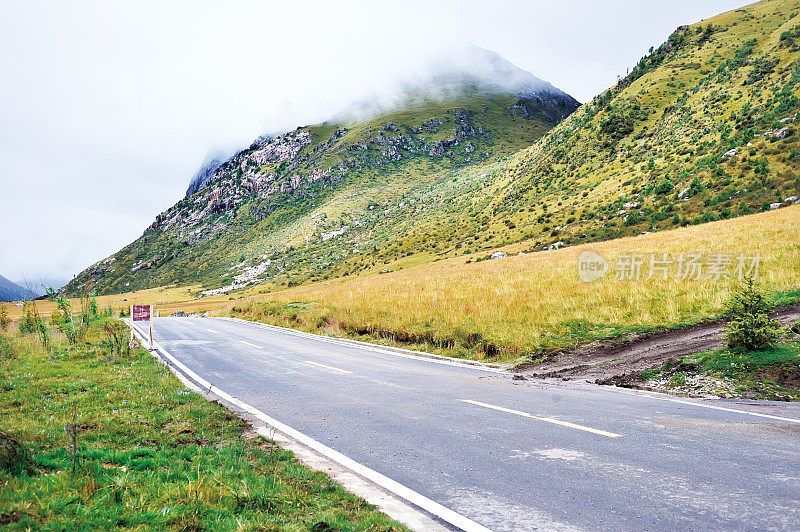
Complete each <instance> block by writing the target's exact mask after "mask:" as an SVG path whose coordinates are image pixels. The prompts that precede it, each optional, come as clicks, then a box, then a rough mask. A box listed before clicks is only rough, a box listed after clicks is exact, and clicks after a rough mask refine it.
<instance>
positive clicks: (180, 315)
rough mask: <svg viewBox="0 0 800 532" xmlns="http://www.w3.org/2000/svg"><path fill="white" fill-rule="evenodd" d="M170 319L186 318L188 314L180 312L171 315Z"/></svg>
mask: <svg viewBox="0 0 800 532" xmlns="http://www.w3.org/2000/svg"><path fill="white" fill-rule="evenodd" d="M170 317H172V318H185V317H186V313H185V312H184V311H182V310H178V311H177V312H173V313H172V314H170Z"/></svg>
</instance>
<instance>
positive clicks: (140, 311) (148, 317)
mask: <svg viewBox="0 0 800 532" xmlns="http://www.w3.org/2000/svg"><path fill="white" fill-rule="evenodd" d="M154 317H155V314H154V313H153V305H131V320H133V321H148V322H150V349H153V318H154ZM131 340H133V329H131Z"/></svg>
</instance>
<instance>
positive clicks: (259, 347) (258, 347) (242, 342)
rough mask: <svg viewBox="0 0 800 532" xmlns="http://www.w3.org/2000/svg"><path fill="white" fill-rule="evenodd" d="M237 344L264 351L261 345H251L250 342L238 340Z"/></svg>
mask: <svg viewBox="0 0 800 532" xmlns="http://www.w3.org/2000/svg"><path fill="white" fill-rule="evenodd" d="M237 342H239V343H240V344H244V345H247V346H250V347H254V348H256V349H264V348H263V347H261V346H260V345H256V344H251V343H250V342H245V341H244V340H237Z"/></svg>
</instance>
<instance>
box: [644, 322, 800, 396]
mask: <svg viewBox="0 0 800 532" xmlns="http://www.w3.org/2000/svg"><path fill="white" fill-rule="evenodd" d="M691 376H708V377H711V378H713V379H715V384H714V385H712V387H711V389H702V388H697V387H695V388H693V387H692V386H690V385H687V378H689V377H691ZM641 379H642V380H643V381H644V382H646V383H648V382H650V383H652V382H653V381H659V380H661V381H663V380H664V379H666V383H665V387H666V388H669V389H673V390H677V391H684V392H690V393H691V392H698V391H699V392H703V393H708V392H711V393H719V392H720V391H722V395H724V396H732V397H743V398H748V399H764V400H777V401H800V339H798V338H797V337H794V336H791V337H789V338H787V339H785V340H784V341H783V342H781V343H780V344H779V345H777V346H775V347H774V348H769V349H764V350H760V351H747V350H734V349H715V350H710V351H704V352H702V353H697V354H695V355H689V356H685V357H682V358H681V359H680V360H677V361H668V362H666V363H665V364H664V365H663V366H661V367H660V368H655V369H651V370H647V371H644V372H642V374H641ZM719 383H721V385H720V384H719Z"/></svg>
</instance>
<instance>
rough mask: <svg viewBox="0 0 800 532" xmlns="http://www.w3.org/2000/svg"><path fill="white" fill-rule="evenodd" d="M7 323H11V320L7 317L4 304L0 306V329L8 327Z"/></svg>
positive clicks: (3, 329)
mask: <svg viewBox="0 0 800 532" xmlns="http://www.w3.org/2000/svg"><path fill="white" fill-rule="evenodd" d="M9 323H11V320H9V319H8V311H7V310H6V307H5V305H3V306H0V331H5V330H6V329H8V324H9Z"/></svg>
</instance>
